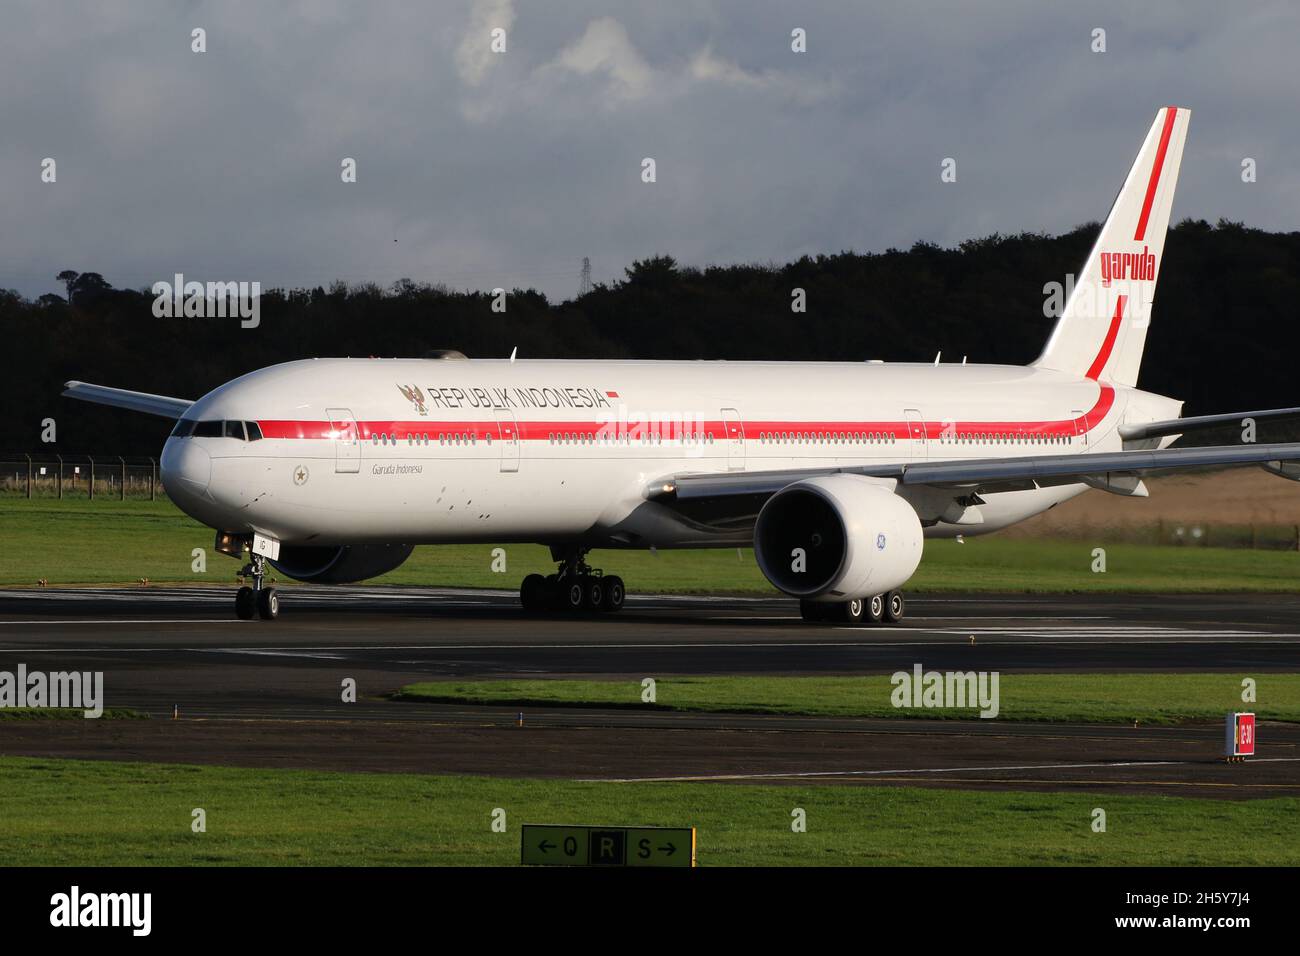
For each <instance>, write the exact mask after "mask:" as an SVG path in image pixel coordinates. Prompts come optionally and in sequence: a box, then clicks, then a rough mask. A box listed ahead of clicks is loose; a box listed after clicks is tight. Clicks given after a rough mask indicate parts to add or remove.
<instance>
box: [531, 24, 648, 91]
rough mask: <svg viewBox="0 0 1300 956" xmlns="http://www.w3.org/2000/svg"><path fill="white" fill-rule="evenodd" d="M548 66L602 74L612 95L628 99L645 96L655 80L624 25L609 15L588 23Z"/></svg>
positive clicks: (586, 74) (585, 74) (587, 74)
mask: <svg viewBox="0 0 1300 956" xmlns="http://www.w3.org/2000/svg"><path fill="white" fill-rule="evenodd" d="M551 66H552V67H554V68H556V69H560V70H569V71H571V72H573V73H577V74H579V75H581V76H590V75H591V74H593V73H600V74H603V75H604V76H605V77H606V78H607V79H608V81H609V91H610V92H611V93H612V94H613V95H615V96H617V97H626V98H629V99H639V98H641V97H643V96H646V95H648V94H649V93H650V92H652V91H653V89H654V87H655V85H656V82H657V79H658V78H657V77H656V73H655V70H653V69H651V67H650V65H649V64H648V63H646V61H645V58H644V57H642V56H641V54H640V53H639V52H637V49H636V47H634V46H633V45H632V41H631V40H630V39H628V35H627V30H626V28H624V26H623V24H621V23H619V22H618V21H617V20H615V19H614V18H613V17H601V18H599V19H597V20H592V21H591V22H590V23H588V24H587V29H586V31H585V32H584V33H583V34H582V36H581V37H580V38H579V39H578V40H576V41H575V42H574V43H572V44H570V45H569V46H567V47H565V48H564V49H563V50H561V51H560V54H559V55H558V56H557V57H556V58H555V60H554V61H552V63H551ZM543 69H544V70H545V68H543Z"/></svg>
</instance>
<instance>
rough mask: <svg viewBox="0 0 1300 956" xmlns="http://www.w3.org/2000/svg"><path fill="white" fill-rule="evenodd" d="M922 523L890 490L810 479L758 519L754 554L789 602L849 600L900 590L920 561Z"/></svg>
mask: <svg viewBox="0 0 1300 956" xmlns="http://www.w3.org/2000/svg"><path fill="white" fill-rule="evenodd" d="M921 548H922V532H921V521H920V519H919V518H918V517H917V515H916V512H915V511H914V510H913V509H912V506H911V505H909V504H908V503H907V502H906V501H904V500H903V499H902V498H900V497H898V495H896V494H894V492H893V490H892V488H891V487H890V486H889V485H884V484H880V483H878V482H877V481H873V480H872V479H870V478H867V477H864V476H861V475H827V476H825V477H820V478H808V479H805V480H803V481H797V482H795V483H794V484H792V485H787V486H786V487H785V488H782V489H781V490H780V491H778V492H777V493H776V494H774V495H773V496H772V497H771V498H769V499H768V500H767V504H765V505H764V506H763V509H762V510H761V511H760V512H759V514H758V520H757V522H756V523H755V525H754V555H755V557H756V558H757V559H758V566H759V569H760V570H761V571H762V572H763V574H764V576H765V577H766V578H767V579H768V580H769V581H771V582H772V584H773V585H774V586H775V587H777V588H779V589H780V590H782V591H784V592H785V593H786V594H789V595H792V596H793V597H798V598H805V599H810V600H825V601H850V600H855V599H857V598H864V597H870V596H874V595H877V594H885V593H887V592H889V591H891V590H893V589H894V588H897V587H901V586H902V585H903V584H904V583H905V582H906V581H907V580H908V579H909V578H910V577H911V576H912V575H913V574H914V573H916V568H917V565H919V564H920V563H921Z"/></svg>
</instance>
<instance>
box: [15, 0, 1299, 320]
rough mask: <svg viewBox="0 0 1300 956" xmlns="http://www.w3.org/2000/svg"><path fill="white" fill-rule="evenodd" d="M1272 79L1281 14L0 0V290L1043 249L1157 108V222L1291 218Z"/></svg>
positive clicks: (510, 282)
mask: <svg viewBox="0 0 1300 956" xmlns="http://www.w3.org/2000/svg"><path fill="white" fill-rule="evenodd" d="M1085 6H1087V7H1091V9H1087V10H1085V9H1084V7H1085ZM197 27H201V28H203V29H204V30H206V34H207V36H206V42H207V52H205V53H194V52H192V51H191V43H192V40H191V31H192V30H193V29H194V28H197ZM498 27H499V28H502V29H504V30H505V31H506V52H505V53H503V54H495V53H493V52H491V50H490V48H489V44H490V43H491V31H492V30H493V29H494V28H498ZM1098 27H1100V28H1103V29H1105V31H1106V48H1107V49H1106V52H1105V53H1094V52H1092V50H1091V45H1092V42H1093V40H1092V31H1093V29H1094V28H1098ZM795 28H802V29H803V30H805V31H806V34H807V52H806V53H795V52H793V51H792V50H791V31H792V30H794V29H795ZM1298 61H1300V4H1295V3H1290V2H1284V0H1278V2H1272V3H1245V4H1225V3H1221V2H1217V0H1215V2H1209V0H1207V2H1201V3H1179V4H1173V3H1144V4H1131V3H1113V4H1107V3H1103V4H1087V5H1085V4H1079V3H1062V4H1059V5H1053V4H1045V3H1041V2H1026V3H1010V2H1007V3H991V2H990V3H951V4H949V3H924V2H922V3H901V2H899V3H890V4H879V5H867V4H860V3H844V2H842V0H814V2H800V3H776V2H766V0H673V2H670V3H649V2H646V0H639V2H612V3H604V4H600V3H588V2H580V0H545V2H543V0H513V2H512V0H459V2H420V3H411V2H408V3H386V2H360V0H355V2H335V0H301V2H297V3H291V2H284V3H273V4H267V3H253V2H248V3H239V2H220V3H177V2H174V0H171V2H157V3H154V2H143V0H131V2H90V0H86V2H83V3H72V2H67V3H64V2H56V0H34V2H26V0H19V2H15V0H9V2H6V3H5V5H4V7H3V12H0V122H2V124H3V129H2V133H0V287H9V288H15V289H17V290H19V291H20V292H22V293H23V294H25V295H28V296H36V295H39V294H41V293H44V292H48V291H62V288H61V286H60V284H59V283H57V282H56V281H55V280H54V276H55V274H56V273H57V272H59V271H60V270H62V269H65V268H72V269H76V270H78V271H98V272H102V273H103V274H104V276H105V278H107V279H108V280H109V281H110V282H111V283H113V284H114V285H116V286H119V287H138V286H145V285H149V284H152V283H153V282H154V281H156V280H158V279H163V278H170V277H171V276H172V274H173V273H175V272H183V273H185V275H186V277H187V278H189V279H199V280H203V281H206V280H247V281H251V280H259V281H261V282H262V284H263V286H264V287H271V286H278V285H290V286H298V285H303V286H314V285H318V284H328V283H329V282H330V281H332V280H334V279H338V278H341V279H345V280H347V281H349V282H358V281H375V282H379V283H382V284H387V283H390V282H392V281H393V280H395V279H397V278H399V277H403V276H408V277H411V278H413V279H417V280H420V281H429V282H445V283H447V284H449V285H451V286H452V287H454V288H491V287H493V286H505V287H507V288H509V287H514V286H517V285H518V286H534V287H537V288H540V289H542V290H543V291H544V292H546V293H547V294H548V295H550V296H551V297H552V298H553V299H564V298H569V297H571V296H572V295H574V294H575V293H576V292H577V290H578V283H579V270H580V264H581V260H582V257H583V256H590V257H591V261H592V270H593V276H594V278H595V280H596V281H609V280H612V279H615V278H618V277H620V276H621V274H622V269H623V267H624V266H626V265H627V264H628V263H630V262H631V261H632V260H634V259H636V258H641V257H645V256H648V255H652V254H656V253H667V254H671V255H673V256H676V257H677V258H678V259H679V260H680V261H682V262H683V263H687V264H692V265H706V264H710V263H719V264H725V263H733V262H750V261H764V262H765V261H769V260H772V261H777V262H782V261H785V260H788V259H791V258H795V257H798V256H800V255H803V254H805V253H808V254H816V253H830V252H836V251H839V250H842V249H854V250H857V251H863V252H865V251H881V250H884V249H886V248H888V247H890V246H898V247H903V248H905V247H907V246H910V245H911V244H912V243H913V242H914V241H916V240H918V239H924V240H929V241H933V242H938V243H941V244H952V243H957V242H960V241H962V240H963V239H967V238H971V237H975V236H982V235H985V234H988V233H990V232H994V231H1000V232H1018V231H1021V230H1044V231H1048V232H1053V233H1055V232H1060V231H1064V230H1067V229H1069V228H1071V227H1072V226H1074V225H1076V224H1078V223H1081V222H1085V221H1088V220H1092V219H1100V218H1101V217H1103V216H1104V215H1105V213H1106V211H1107V209H1108V207H1109V204H1110V201H1111V199H1112V198H1113V197H1114V194H1115V192H1116V190H1117V189H1118V188H1119V186H1120V183H1121V181H1122V179H1123V176H1124V173H1125V172H1126V171H1127V168H1128V166H1129V164H1130V163H1131V161H1132V158H1133V156H1134V155H1135V153H1136V152H1137V149H1138V146H1139V145H1140V142H1141V140H1142V137H1143V135H1144V134H1145V132H1146V129H1147V127H1148V126H1149V124H1150V123H1151V121H1152V119H1153V117H1154V115H1155V111H1156V109H1157V108H1158V107H1159V106H1161V105H1165V104H1177V105H1180V106H1186V107H1189V108H1190V109H1191V110H1192V121H1191V128H1190V133H1189V137H1188V143H1187V148H1186V152H1185V154H1184V157H1183V168H1182V177H1181V181H1180V185H1179V189H1178V194H1177V198H1176V200H1175V203H1174V218H1175V220H1178V219H1182V218H1184V217H1187V216H1193V217H1198V218H1206V219H1209V220H1211V221H1213V220H1215V219H1217V218H1219V217H1226V218H1230V219H1235V220H1244V221H1245V222H1246V223H1248V224H1250V225H1255V226H1259V227H1263V228H1268V229H1281V230H1293V229H1296V228H1297V227H1298V222H1300V171H1298V170H1297V164H1298V163H1300V121H1297V117H1300V108H1298V106H1300V104H1298V103H1297V91H1298V86H1300V84H1298V83H1297V77H1298V76H1300V65H1298ZM46 157H52V158H53V159H54V160H55V161H56V163H57V167H56V170H57V182H55V183H52V184H51V183H43V182H42V181H41V164H42V160H43V159H45V158H46ZM345 157H352V158H354V159H355V160H356V163H357V182H356V183H351V184H345V183H343V182H341V179H340V172H341V168H340V163H341V162H342V160H343V159H344V158H345ZM645 157H653V158H654V160H655V162H656V166H657V170H656V172H657V182H655V183H653V184H645V183H643V182H642V181H641V162H642V160H643V159H644V158H645ZM945 157H952V158H954V159H956V161H957V182H956V183H952V184H944V183H941V182H940V178H939V174H940V164H941V162H942V160H943V159H944V158H945ZM1244 157H1252V158H1254V159H1255V160H1256V162H1257V164H1258V182H1256V183H1253V184H1249V185H1247V184H1243V183H1242V181H1241V162H1242V159H1243V158H1244Z"/></svg>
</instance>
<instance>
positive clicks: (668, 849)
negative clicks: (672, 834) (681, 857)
mask: <svg viewBox="0 0 1300 956" xmlns="http://www.w3.org/2000/svg"><path fill="white" fill-rule="evenodd" d="M659 852H660V853H667V854H668V855H669V856H672V855H673V854H674V853H676V852H677V847H675V846H673V845H672V844H671V843H670V844H668V845H667V846H661V847H660V848H659Z"/></svg>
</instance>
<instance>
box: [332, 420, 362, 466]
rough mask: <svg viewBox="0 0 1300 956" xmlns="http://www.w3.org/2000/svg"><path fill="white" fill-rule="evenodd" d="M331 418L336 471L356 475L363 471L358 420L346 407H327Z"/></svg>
mask: <svg viewBox="0 0 1300 956" xmlns="http://www.w3.org/2000/svg"><path fill="white" fill-rule="evenodd" d="M325 414H326V415H327V416H329V420H330V438H331V439H332V440H333V441H334V471H335V473H336V474H340V475H355V474H357V473H358V472H359V471H361V441H360V438H359V437H358V435H357V420H356V419H355V418H353V417H352V412H350V411H349V410H348V409H346V408H327V409H325Z"/></svg>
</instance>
